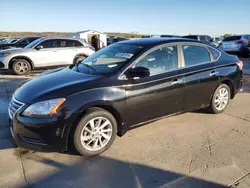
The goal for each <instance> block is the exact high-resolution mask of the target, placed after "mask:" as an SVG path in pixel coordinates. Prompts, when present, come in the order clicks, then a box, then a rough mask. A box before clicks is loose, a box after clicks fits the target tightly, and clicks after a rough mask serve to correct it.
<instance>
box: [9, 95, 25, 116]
mask: <svg viewBox="0 0 250 188" xmlns="http://www.w3.org/2000/svg"><path fill="white" fill-rule="evenodd" d="M23 105H24V103H22V102H20V101H18V100H17V99H15V98H14V97H13V98H12V99H11V101H10V104H9V109H8V111H9V117H10V119H12V118H13V116H14V114H15V113H16V111H17V110H19V109H20V108H21V107H22V106H23Z"/></svg>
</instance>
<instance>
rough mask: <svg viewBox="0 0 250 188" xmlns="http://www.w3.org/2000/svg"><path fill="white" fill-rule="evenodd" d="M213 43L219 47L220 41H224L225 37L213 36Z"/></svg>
mask: <svg viewBox="0 0 250 188" xmlns="http://www.w3.org/2000/svg"><path fill="white" fill-rule="evenodd" d="M212 40H213V44H214V45H215V46H216V47H219V45H220V43H221V42H222V40H223V38H222V37H212Z"/></svg>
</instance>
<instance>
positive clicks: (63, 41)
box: [59, 39, 83, 47]
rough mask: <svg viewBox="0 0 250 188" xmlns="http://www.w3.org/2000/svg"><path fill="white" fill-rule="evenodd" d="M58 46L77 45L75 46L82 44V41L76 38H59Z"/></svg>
mask: <svg viewBox="0 0 250 188" xmlns="http://www.w3.org/2000/svg"><path fill="white" fill-rule="evenodd" d="M59 41H60V42H59V47H77V46H83V44H82V43H80V42H79V41H77V40H67V39H60V40H59Z"/></svg>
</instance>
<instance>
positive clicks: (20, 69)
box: [11, 59, 31, 75]
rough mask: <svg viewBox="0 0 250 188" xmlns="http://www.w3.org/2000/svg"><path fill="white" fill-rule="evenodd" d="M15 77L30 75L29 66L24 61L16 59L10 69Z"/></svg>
mask: <svg viewBox="0 0 250 188" xmlns="http://www.w3.org/2000/svg"><path fill="white" fill-rule="evenodd" d="M11 69H12V71H13V72H14V74H15V75H26V74H29V73H30V70H31V65H30V63H29V62H28V61H27V60H25V59H17V60H15V61H14V63H13V64H12V67H11Z"/></svg>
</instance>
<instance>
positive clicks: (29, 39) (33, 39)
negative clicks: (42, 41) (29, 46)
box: [27, 37, 39, 43]
mask: <svg viewBox="0 0 250 188" xmlns="http://www.w3.org/2000/svg"><path fill="white" fill-rule="evenodd" d="M38 38H39V37H32V38H27V40H28V41H29V43H31V42H33V41H35V40H36V39H38Z"/></svg>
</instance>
